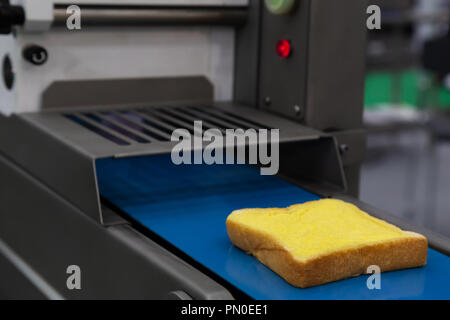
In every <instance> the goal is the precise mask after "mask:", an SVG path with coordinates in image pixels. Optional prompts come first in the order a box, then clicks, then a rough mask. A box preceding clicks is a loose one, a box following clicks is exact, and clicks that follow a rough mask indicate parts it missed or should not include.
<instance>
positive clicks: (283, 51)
mask: <svg viewBox="0 0 450 320" xmlns="http://www.w3.org/2000/svg"><path fill="white" fill-rule="evenodd" d="M276 49H277V54H278V55H279V56H280V57H282V58H284V59H286V58H289V56H290V55H291V53H292V45H291V42H290V41H289V40H286V39H283V40H280V41H278V43H277V48H276Z"/></svg>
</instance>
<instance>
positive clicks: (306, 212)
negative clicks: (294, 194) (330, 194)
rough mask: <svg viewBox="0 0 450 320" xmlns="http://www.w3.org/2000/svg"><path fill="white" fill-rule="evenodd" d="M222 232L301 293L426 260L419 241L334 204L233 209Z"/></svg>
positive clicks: (345, 205) (422, 241) (411, 234)
mask: <svg viewBox="0 0 450 320" xmlns="http://www.w3.org/2000/svg"><path fill="white" fill-rule="evenodd" d="M227 230H228V235H229V237H230V239H231V241H232V242H233V244H234V245H236V246H237V247H239V248H241V249H242V250H244V251H246V252H247V253H249V254H251V255H253V256H255V257H256V258H257V259H258V260H259V261H261V262H262V263H263V264H265V265H266V266H267V267H269V268H271V269H272V270H273V271H275V272H276V273H277V274H279V275H280V276H281V277H283V278H284V279H285V280H286V281H287V282H288V283H290V284H291V285H293V286H296V287H301V288H307V287H312V286H317V285H321V284H324V283H328V282H332V281H337V280H341V279H345V278H348V277H352V276H357V275H360V274H365V273H367V268H368V267H369V266H372V265H376V266H379V267H380V269H381V271H383V272H384V271H391V270H398V269H405V268H413V267H419V266H424V265H425V264H426V261H427V252H428V250H427V249H428V243H427V239H426V238H425V237H424V236H422V235H420V234H417V233H414V232H408V231H402V230H401V229H399V228H397V227H395V226H393V225H391V224H389V223H387V222H385V221H383V220H379V219H376V218H374V217H372V216H370V215H368V214H367V213H365V212H363V211H361V210H360V209H358V208H357V207H356V206H354V205H352V204H349V203H346V202H343V201H340V200H333V199H326V200H319V201H313V202H308V203H304V204H299V205H293V206H291V207H288V208H283V209H280V208H271V209H243V210H237V211H234V212H233V213H232V214H231V215H230V216H229V217H228V219H227Z"/></svg>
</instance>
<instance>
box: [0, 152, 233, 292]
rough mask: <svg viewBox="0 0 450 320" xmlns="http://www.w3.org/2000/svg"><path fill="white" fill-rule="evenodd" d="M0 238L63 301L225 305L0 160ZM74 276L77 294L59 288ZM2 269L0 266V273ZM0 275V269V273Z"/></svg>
mask: <svg viewBox="0 0 450 320" xmlns="http://www.w3.org/2000/svg"><path fill="white" fill-rule="evenodd" d="M0 176H1V177H2V179H3V181H4V184H5V185H7V186H8V187H7V188H2V189H1V190H0V202H1V203H2V210H1V212H0V237H1V239H2V240H3V241H4V242H5V243H6V244H8V245H9V246H10V247H11V248H13V249H14V251H15V252H16V253H17V254H18V255H19V256H20V257H21V258H22V259H23V260H24V261H26V262H28V263H29V264H30V266H31V267H32V268H33V269H34V270H36V271H37V272H39V274H40V275H41V276H42V277H43V278H45V279H46V280H47V281H48V282H49V283H50V284H51V285H52V286H53V287H54V288H55V289H56V290H58V292H60V293H61V294H62V295H63V296H64V297H66V298H69V299H166V298H168V297H169V294H170V293H171V292H174V291H175V292H176V291H182V292H185V293H186V294H187V295H188V296H190V297H192V298H194V299H231V298H232V296H231V295H230V294H229V293H228V291H227V290H226V289H224V288H223V287H221V286H220V285H218V284H217V283H215V282H214V281H213V280H211V279H210V278H208V277H207V276H205V275H204V274H202V273H200V272H199V271H197V270H196V269H194V268H193V267H192V266H190V265H188V264H187V263H185V262H183V261H182V260H180V259H179V258H177V257H176V256H174V255H173V254H171V253H169V252H168V251H166V250H165V249H163V248H162V247H160V246H159V245H157V244H156V243H154V242H152V241H150V240H149V239H147V238H144V237H143V236H140V235H139V233H137V232H136V231H134V230H133V229H131V228H130V227H129V226H128V225H116V226H113V227H110V228H104V227H102V226H100V225H99V224H97V223H95V222H94V221H93V220H92V219H89V218H88V217H87V216H86V215H85V214H83V213H82V212H81V211H79V210H78V209H77V208H75V207H74V206H72V205H71V204H70V203H68V202H67V201H65V200H64V199H63V198H61V197H60V196H58V195H57V194H55V193H54V192H52V191H51V190H50V189H48V188H47V187H45V186H44V185H43V184H41V183H40V182H38V181H36V180H35V179H33V178H31V177H30V176H29V175H27V174H26V173H25V172H24V171H22V170H20V169H19V168H18V167H16V166H15V165H13V164H12V163H11V162H10V161H8V160H6V159H4V158H3V157H0ZM71 265H77V266H79V267H80V269H81V288H82V289H81V290H69V289H68V288H67V286H66V281H67V278H68V276H69V275H68V274H67V272H66V271H67V268H68V266H71ZM0 267H1V265H0ZM1 271H3V269H2V270H1Z"/></svg>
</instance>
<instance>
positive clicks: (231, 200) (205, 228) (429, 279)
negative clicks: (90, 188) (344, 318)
mask: <svg viewBox="0 0 450 320" xmlns="http://www.w3.org/2000/svg"><path fill="white" fill-rule="evenodd" d="M97 174H98V182H99V188H100V193H101V195H102V196H103V197H105V198H106V199H108V200H109V201H110V202H112V203H113V204H114V205H116V206H117V207H119V208H120V209H121V210H122V211H123V212H125V213H126V214H128V215H130V216H131V217H132V218H133V219H134V220H135V221H138V222H139V223H140V224H141V225H143V226H145V227H146V228H148V229H150V230H151V231H153V232H154V233H156V234H158V235H159V236H161V237H162V238H164V239H165V240H167V241H169V242H170V243H171V244H172V245H174V246H175V247H177V248H178V249H180V250H181V251H183V252H184V253H186V254H187V255H189V256H190V257H192V258H193V259H195V260H196V261H197V262H199V263H201V264H202V265H203V266H205V267H206V268H208V269H210V270H211V271H213V272H214V273H216V274H217V275H218V276H220V277H221V278H223V279H225V280H226V281H227V282H229V283H230V284H232V285H233V286H235V287H236V288H238V289H240V290H241V291H243V292H245V293H246V294H247V295H249V296H250V297H252V298H255V299H283V300H284V299H448V298H450V259H449V258H448V257H447V256H445V255H443V254H441V253H438V252H436V251H434V250H431V249H430V250H429V260H428V265H427V266H426V267H424V268H418V269H410V270H402V271H396V272H389V273H385V274H382V288H381V290H369V289H368V288H367V285H366V281H367V276H361V277H355V278H351V279H347V280H343V281H338V282H335V283H330V284H327V285H323V286H319V287H314V288H309V289H298V288H294V287H292V286H290V285H289V284H288V283H286V282H285V281H284V280H283V279H282V278H280V277H279V276H278V275H277V274H275V273H274V272H272V271H271V270H270V269H268V268H267V267H265V266H264V265H262V264H261V263H259V262H258V261H257V260H256V259H255V258H253V257H251V256H249V255H247V254H245V253H244V252H242V251H241V250H239V249H237V248H236V247H234V246H233V245H232V244H231V242H230V240H229V239H228V236H227V232H226V226H225V220H226V218H227V216H228V215H229V214H230V213H231V212H232V211H233V210H235V209H242V208H251V207H286V206H289V205H291V204H295V203H302V202H306V201H311V200H316V199H319V197H318V196H316V195H314V194H312V193H309V192H307V191H305V190H302V189H301V188H298V187H296V186H294V185H291V184H289V183H287V182H285V181H283V180H281V179H279V178H277V177H269V176H261V175H260V174H259V170H258V169H256V168H253V167H249V166H238V165H236V166H230V165H226V166H225V165H222V166H220V165H214V166H206V165H190V166H175V165H173V164H172V162H171V160H170V156H169V155H160V156H152V157H141V158H130V159H115V160H113V159H103V160H98V161H97Z"/></svg>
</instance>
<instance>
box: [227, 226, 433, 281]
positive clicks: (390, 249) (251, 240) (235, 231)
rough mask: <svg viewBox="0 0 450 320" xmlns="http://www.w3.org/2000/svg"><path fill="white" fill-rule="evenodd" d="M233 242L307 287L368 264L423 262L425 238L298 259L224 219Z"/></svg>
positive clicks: (394, 266)
mask: <svg viewBox="0 0 450 320" xmlns="http://www.w3.org/2000/svg"><path fill="white" fill-rule="evenodd" d="M227 231H228V235H229V237H230V239H231V241H232V242H233V244H234V245H236V246H237V247H239V248H240V249H242V250H244V251H246V252H247V253H249V254H251V255H253V256H255V257H256V258H257V259H258V260H259V261H260V262H261V263H263V264H264V265H266V266H267V267H269V268H270V269H272V270H273V271H275V272H276V273H277V274H278V275H280V276H281V277H282V278H283V279H285V280H286V281H287V282H288V283H290V284H291V285H293V286H295V287H300V288H308V287H313V286H318V285H321V284H325V283H329V282H333V281H338V280H341V279H346V278H349V277H353V276H358V275H361V274H365V273H366V272H367V268H368V267H369V266H371V265H377V266H379V267H380V269H381V271H382V272H386V271H393V270H399V269H406V268H414V267H421V266H424V265H426V261H427V254H428V241H427V239H426V238H425V237H424V236H422V235H420V234H417V233H414V232H405V233H407V234H409V235H410V237H407V238H400V239H397V240H391V241H383V242H379V243H376V244H371V245H364V246H360V247H353V248H349V249H344V250H339V251H334V252H327V253H323V254H320V255H317V256H314V257H312V258H310V259H307V260H303V261H302V260H299V259H297V258H296V257H294V256H293V254H292V253H291V252H290V251H289V250H288V249H287V248H284V247H283V246H282V245H281V244H280V243H279V242H278V241H276V240H275V239H274V238H273V237H271V236H269V235H267V234H264V233H262V232H259V231H257V230H253V229H251V228H248V227H246V226H243V225H241V224H238V223H236V222H234V221H232V220H227Z"/></svg>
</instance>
